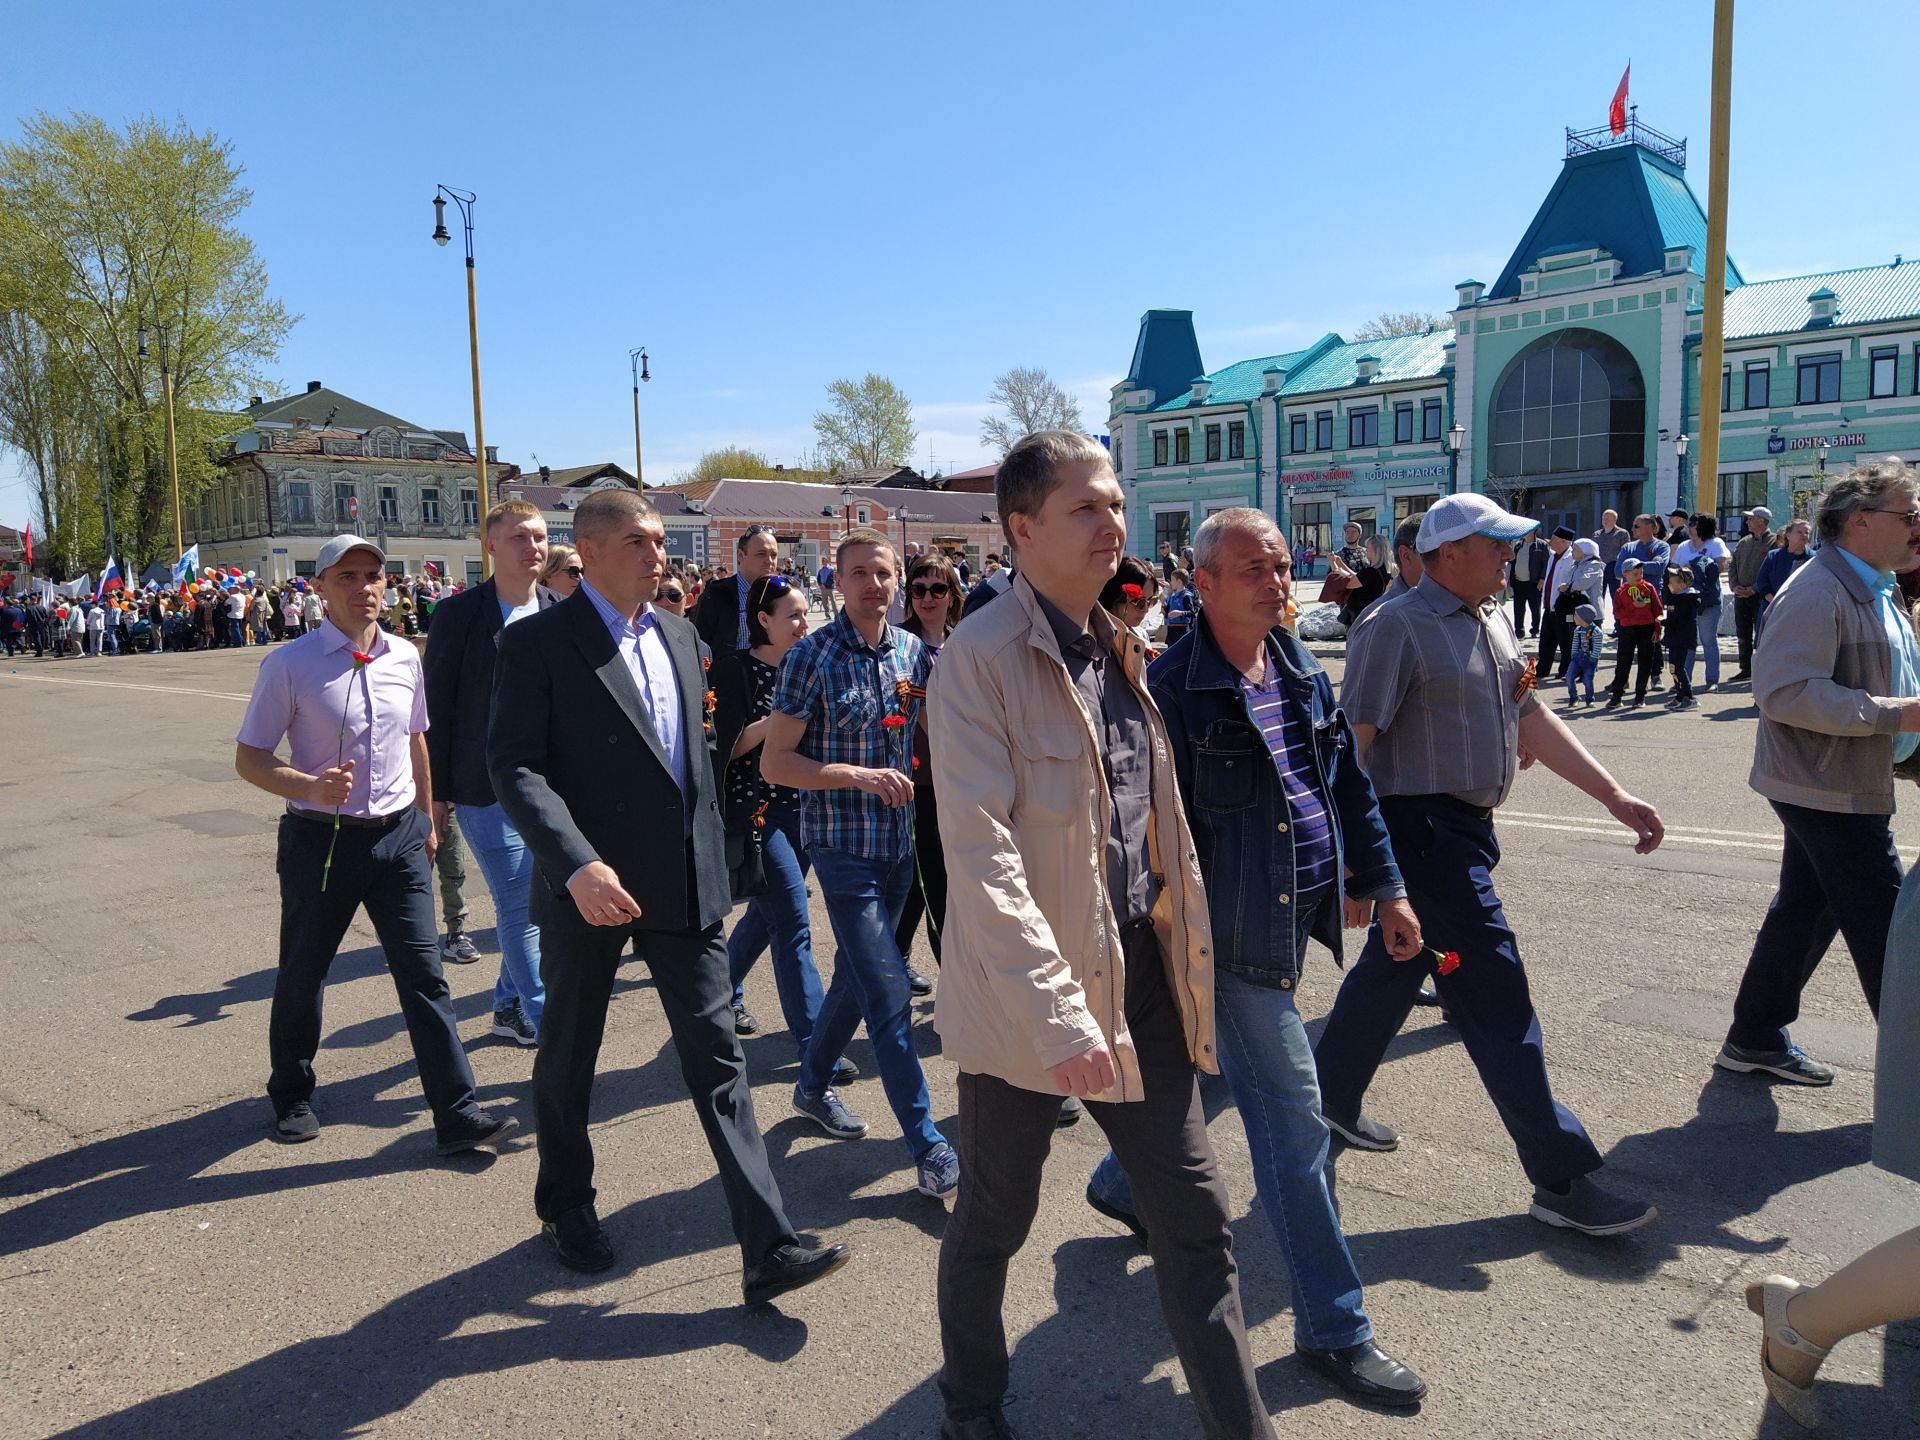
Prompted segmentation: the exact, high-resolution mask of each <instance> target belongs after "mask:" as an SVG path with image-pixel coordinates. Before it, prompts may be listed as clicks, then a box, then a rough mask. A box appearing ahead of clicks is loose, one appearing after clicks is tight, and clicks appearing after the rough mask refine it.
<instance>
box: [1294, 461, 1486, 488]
mask: <svg viewBox="0 0 1920 1440" xmlns="http://www.w3.org/2000/svg"><path fill="white" fill-rule="evenodd" d="M1448 468H1449V467H1448V465H1447V462H1446V461H1444V460H1438V461H1432V462H1428V463H1422V464H1417V465H1368V466H1363V467H1361V468H1360V469H1358V470H1353V469H1346V468H1342V467H1340V466H1330V467H1329V468H1327V469H1325V470H1283V471H1281V472H1280V483H1281V484H1282V485H1340V484H1344V483H1346V482H1348V481H1353V480H1361V481H1366V482H1369V483H1372V484H1375V485H1401V484H1405V483H1406V482H1408V481H1410V480H1437V479H1439V478H1440V477H1441V476H1443V475H1445V474H1446V473H1447V470H1448Z"/></svg>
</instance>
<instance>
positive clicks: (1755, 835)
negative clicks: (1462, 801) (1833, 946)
mask: <svg viewBox="0 0 1920 1440" xmlns="http://www.w3.org/2000/svg"><path fill="white" fill-rule="evenodd" d="M1494 814H1495V815H1496V816H1498V817H1499V818H1500V819H1502V820H1506V819H1513V820H1555V821H1560V822H1562V823H1564V824H1569V825H1595V824H1604V823H1606V822H1604V821H1599V820H1596V819H1595V818H1594V817H1592V816H1589V815H1535V814H1532V813H1531V812H1529V811H1526V810H1496V811H1495V812H1494ZM1667 834H1669V835H1726V836H1730V837H1732V838H1734V839H1736V840H1771V841H1772V842H1773V843H1774V845H1775V846H1776V847H1777V846H1778V845H1779V844H1780V837H1779V836H1778V835H1777V834H1765V833H1760V832H1756V831H1753V830H1702V829H1700V828H1699V827H1698V826H1693V825H1669V826H1667Z"/></svg>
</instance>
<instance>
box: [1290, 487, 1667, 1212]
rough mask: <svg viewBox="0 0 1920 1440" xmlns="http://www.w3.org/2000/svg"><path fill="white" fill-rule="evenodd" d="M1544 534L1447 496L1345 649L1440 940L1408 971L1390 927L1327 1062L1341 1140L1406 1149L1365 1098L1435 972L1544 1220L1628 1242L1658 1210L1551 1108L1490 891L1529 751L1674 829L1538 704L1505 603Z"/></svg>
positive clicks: (1391, 807) (1346, 690) (1374, 938)
mask: <svg viewBox="0 0 1920 1440" xmlns="http://www.w3.org/2000/svg"><path fill="white" fill-rule="evenodd" d="M1534 525H1535V522H1534V521H1532V520H1528V519H1525V518H1523V517H1521V516H1518V515H1510V514H1508V513H1507V512H1506V511H1505V510H1502V509H1501V508H1500V507H1499V506H1498V505H1496V504H1494V502H1493V501H1491V500H1489V499H1488V498H1487V497H1486V496H1484V495H1449V496H1447V497H1446V498H1445V499H1442V500H1440V501H1439V502H1438V503H1436V504H1435V505H1434V507H1433V508H1432V509H1431V510H1429V511H1427V515H1426V519H1425V520H1424V521H1422V523H1421V526H1420V533H1419V539H1418V544H1419V549H1420V560H1421V566H1422V574H1421V578H1420V582H1419V584H1417V585H1415V586H1414V587H1413V588H1412V589H1411V590H1409V591H1408V592H1407V593H1406V594H1404V595H1397V596H1394V597H1392V598H1391V599H1386V600H1382V601H1381V602H1379V604H1377V605H1376V606H1374V607H1373V613H1372V614H1371V615H1370V616H1369V619H1368V621H1367V623H1366V624H1365V625H1362V626H1359V627H1356V629H1355V631H1354V634H1353V636H1352V637H1351V638H1350V639H1349V641H1348V647H1347V669H1346V678H1345V681H1344V683H1343V685H1342V688H1341V697H1340V698H1341V705H1342V707H1343V708H1344V709H1345V710H1346V712H1347V716H1348V718H1349V719H1350V720H1351V721H1352V723H1353V729H1354V740H1355V753H1356V754H1357V756H1358V757H1359V759H1360V762H1361V764H1362V765H1364V766H1365V767H1366V769H1367V771H1368V773H1369V775H1370V777H1371V778H1372V780H1373V783H1374V788H1375V790H1376V792H1377V793H1378V795H1379V797H1380V813H1381V816H1382V818H1383V819H1385V821H1386V823H1387V832H1388V834H1389V836H1390V837H1391V838H1392V841H1393V853H1394V856H1395V857H1396V859H1397V860H1398V862H1399V865H1400V869H1401V874H1402V878H1403V879H1404V880H1405V882H1406V887H1407V901H1408V903H1409V904H1411V905H1412V906H1413V909H1414V912H1415V913H1416V914H1417V915H1418V916H1419V917H1420V924H1421V928H1422V930H1423V931H1424V934H1425V941H1426V945H1427V948H1426V949H1425V950H1423V951H1422V952H1421V954H1420V955H1419V956H1417V957H1416V958H1414V959H1413V960H1410V961H1396V960H1394V959H1392V958H1391V957H1390V955H1389V954H1388V952H1387V947H1386V944H1385V942H1384V941H1383V939H1382V936H1381V933H1380V928H1379V926H1378V925H1375V926H1374V927H1373V929H1372V931H1371V932H1370V933H1369V934H1368V937H1367V943H1366V947H1365V949H1363V950H1362V951H1361V954H1360V958H1359V960H1358V961H1357V962H1356V963H1355V964H1354V966H1353V968H1352V969H1351V970H1349V971H1348V972H1347V978H1346V981H1345V983H1343V984H1342V985H1341V987H1340V994H1339V997H1338V998H1337V999H1336V1000H1335V1001H1334V1006H1333V1012H1332V1014H1331V1015H1329V1016H1328V1017H1327V1025H1326V1029H1325V1031H1324V1032H1323V1033H1322V1034H1321V1037H1320V1044H1319V1046H1318V1047H1317V1049H1316V1051H1315V1060H1316V1062H1317V1065H1318V1070H1319V1076H1320V1087H1321V1094H1322V1103H1323V1106H1324V1111H1325V1115H1326V1120H1327V1124H1328V1126H1329V1127H1330V1128H1331V1129H1332V1130H1333V1131H1334V1133H1336V1134H1337V1135H1339V1136H1340V1137H1341V1138H1342V1139H1343V1140H1345V1141H1346V1142H1347V1143H1348V1144H1350V1145H1353V1146H1356V1147H1358V1148H1360V1149H1364V1150H1392V1149H1393V1148H1395V1147H1396V1146H1397V1145H1398V1144H1399V1143H1400V1137H1399V1136H1398V1135H1397V1134H1395V1133H1394V1131H1393V1130H1392V1129H1391V1127H1389V1126H1386V1125H1383V1124H1381V1123H1379V1122H1378V1121H1375V1120H1372V1119H1370V1118H1369V1117H1368V1116H1366V1115H1365V1113H1364V1112H1363V1111H1362V1109H1361V1102H1362V1101H1363V1100H1364V1099H1365V1097H1366V1092H1367V1086H1368V1085H1369V1084H1370V1083H1371V1082H1372V1080H1373V1075H1374V1072H1375V1071H1376V1070H1377V1069H1378V1068H1379V1066H1380V1061H1381V1058H1382V1057H1383V1056H1384V1055H1385V1054H1386V1049H1387V1046H1388V1044H1389V1043H1390V1042H1391V1041H1392V1040H1393V1037H1394V1036H1395V1035H1396V1034H1397V1033H1398V1032H1399V1030H1400V1027H1401V1026H1402V1025H1403V1024H1404V1023H1406V1018H1407V1012H1408V1010H1409V1009H1411V1008H1412V1006H1413V1003H1414V996H1415V995H1416V994H1417V993H1418V992H1419V990H1420V986H1421V982H1422V980H1424V979H1425V978H1426V977H1427V976H1428V975H1435V976H1436V980H1437V985H1438V988H1439V991H1440V996H1441V999H1442V1000H1443V1001H1444V1002H1445V1003H1446V1005H1447V1008H1448V1010H1449V1012H1450V1013H1451V1015H1452V1017H1453V1021H1454V1024H1455V1026H1456V1027H1457V1028H1458V1030H1459V1032H1460V1038H1461V1040H1462V1041H1463V1042H1464V1043H1465V1045H1466V1047H1467V1053H1468V1054H1469V1055H1471V1056H1472V1057H1473V1062H1474V1065H1475V1067H1476V1068H1477V1069H1478V1070H1479V1072H1480V1076H1481V1080H1482V1082H1483V1083H1484V1084H1485V1085H1486V1087H1487V1092H1488V1094H1489V1095H1490V1096H1491V1097H1492V1099H1493V1101H1494V1104H1495V1106H1496V1107H1497V1108H1498V1110H1499V1112H1500V1116H1501V1119H1502V1120H1504V1121H1505V1122H1506V1126H1507V1130H1508V1133H1509V1134H1510V1135H1512V1137H1513V1141H1514V1145H1515V1147H1516V1148H1517V1149H1518V1150H1519V1152H1520V1162H1521V1164H1522V1166H1523V1167H1524V1168H1525V1170H1526V1173H1527V1178H1528V1179H1529V1180H1530V1181H1532V1182H1533V1187H1534V1189H1533V1206H1532V1212H1531V1213H1532V1214H1533V1216H1534V1217H1535V1218H1536V1219H1539V1220H1543V1221H1545V1222H1546V1223H1547V1224H1549V1225H1558V1226H1563V1227H1566V1228H1569V1229H1574V1230H1580V1231H1583V1232H1584V1233H1586V1234H1589V1235H1617V1234H1620V1233H1621V1232H1623V1231H1627V1230H1632V1229H1636V1228H1637V1227H1639V1226H1641V1225H1644V1224H1646V1223H1647V1222H1648V1221H1650V1220H1652V1219H1653V1217H1654V1214H1655V1211H1654V1208H1653V1206H1651V1205H1648V1204H1646V1203H1644V1202H1642V1201H1638V1200H1632V1199H1627V1198H1624V1197H1621V1196H1616V1195H1613V1194H1610V1193H1609V1192H1607V1191H1605V1190H1603V1189H1601V1188H1600V1187H1599V1186H1598V1185H1596V1184H1595V1183H1594V1182H1593V1181H1592V1179H1590V1178H1589V1177H1590V1176H1591V1174H1592V1172H1594V1171H1595V1170H1598V1169H1599V1168H1600V1166H1601V1163H1602V1162H1601V1159H1600V1152H1599V1151H1598V1150H1597V1149H1596V1148H1595V1147H1594V1144H1593V1141H1592V1140H1590V1139H1589V1138H1588V1137H1587V1132H1586V1130H1585V1129H1584V1128H1583V1127H1582V1126H1581V1124H1580V1122H1579V1121H1578V1120H1577V1119H1575V1118H1574V1116H1573V1114H1572V1113H1571V1112H1570V1111H1568V1110H1567V1109H1566V1108H1565V1107H1564V1106H1562V1105H1561V1104H1559V1103H1558V1102H1557V1101H1556V1100H1555V1099H1554V1098H1553V1090H1552V1087H1551V1086H1550V1084H1549V1083H1548V1080H1547V1069H1546V1061H1545V1057H1544V1054H1543V1050H1542V1042H1541V1036H1540V1021H1539V1018H1538V1017H1537V1016H1536V1015H1535V1014H1534V1011H1533V1002H1532V1000H1531V999H1530V997H1529V995H1528V990H1527V978H1526V970H1525V968H1524V967H1523V965H1522V964H1521V960H1520V952H1519V946H1518V943H1517V941H1516V940H1515V937H1514V934H1513V931H1512V930H1511V929H1509V928H1508V925H1507V919H1506V915H1505V912H1504V911H1503V910H1502V908H1501V905H1500V899H1499V896H1498V895H1497V894H1495V892H1494V888H1493V870H1494V867H1495V866H1497V865H1498V864H1499V863H1500V846H1499V842H1498V840H1497V839H1496V838H1495V836H1494V829H1493V812H1494V810H1495V808H1497V807H1498V806H1499V805H1500V803H1501V802H1502V801H1503V800H1505V799H1506V797H1507V794H1508V791H1509V790H1510V789H1511V788H1512V785H1513V778H1514V773H1515V771H1516V769H1517V766H1518V754H1519V751H1520V750H1521V749H1525V750H1526V751H1527V753H1529V754H1530V755H1532V756H1533V758H1534V759H1536V760H1538V761H1539V762H1540V763H1541V764H1542V765H1544V766H1546V767H1547V769H1549V770H1551V771H1553V772H1554V773H1555V774H1557V775H1560V776H1562V777H1564V778H1565V779H1567V780H1569V781H1571V782H1572V783H1573V785H1574V786H1575V787H1577V788H1578V789H1580V790H1583V791H1585V792H1586V793H1587V794H1589V795H1591V796H1592V797H1593V798H1594V799H1596V800H1598V801H1599V802H1600V803H1601V804H1602V805H1604V806H1606V808H1607V810H1608V811H1609V812H1610V813H1611V814H1612V815H1613V816H1614V817H1615V818H1616V819H1617V820H1619V821H1620V823H1621V824H1623V825H1625V826H1626V827H1627V828H1628V829H1629V830H1631V831H1633V833H1634V835H1635V837H1636V843H1635V846H1634V848H1635V850H1636V851H1637V852H1638V853H1640V854H1643V855H1644V854H1646V853H1647V852H1649V851H1651V850H1652V849H1653V848H1654V847H1655V846H1657V845H1658V844H1659V843H1660V839H1661V836H1662V833H1663V831H1662V827H1661V824H1660V817H1659V815H1658V814H1656V813H1655V811H1654V808H1653V806H1651V805H1649V804H1647V803H1646V802H1645V801H1643V800H1637V799H1635V798H1634V797H1633V796H1632V795H1629V794H1628V793H1627V792H1626V791H1625V790H1623V789H1622V788H1621V787H1620V785H1619V784H1618V783H1617V782H1616V781H1615V780H1614V778H1613V777H1612V776H1611V775H1609V774H1608V773H1607V772H1606V770H1605V769H1604V768H1602V766H1601V765H1600V763H1599V762H1598V761H1596V760H1595V759H1594V758H1593V756H1591V755H1590V754H1588V753H1587V750H1586V747H1584V746H1583V745H1581V743H1580V742H1579V741H1578V740H1577V739H1575V738H1574V735H1573V732H1572V731H1571V730H1569V729H1568V728H1567V727H1566V725H1565V724H1563V723H1562V722H1561V720H1560V719H1559V717H1558V716H1556V715H1555V714H1554V713H1553V711H1552V709H1551V708H1550V707H1548V706H1545V705H1542V704H1541V703H1540V700H1539V697H1538V696H1537V695H1536V694H1535V693H1534V670H1533V667H1532V666H1531V665H1530V664H1529V663H1528V661H1527V658H1526V656H1525V655H1524V654H1523V653H1522V652H1521V649H1520V642H1519V639H1518V638H1517V637H1516V636H1515V635H1514V633H1513V626H1512V624H1511V623H1510V622H1509V621H1508V619H1507V617H1506V614H1505V613H1504V612H1503V611H1502V610H1501V609H1500V608H1499V607H1498V606H1496V605H1495V604H1493V602H1492V598H1491V597H1492V596H1493V595H1494V594H1495V592H1496V591H1498V590H1499V588H1500V584H1501V580H1502V577H1503V572H1504V570H1505V567H1506V564H1507V561H1508V559H1509V558H1510V557H1511V555H1512V547H1513V542H1514V541H1515V540H1518V539H1520V538H1522V537H1523V536H1525V535H1527V534H1529V533H1530V532H1531V531H1532V530H1533V528H1534ZM1367 911H1368V907H1366V906H1359V905H1353V904H1351V903H1350V904H1349V905H1348V907H1347V922H1348V923H1349V924H1350V925H1361V924H1365V923H1366V922H1367V918H1368V915H1367ZM1455 957H1457V960H1456V959H1455ZM1443 958H1444V963H1442V962H1443Z"/></svg>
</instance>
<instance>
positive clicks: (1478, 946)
mask: <svg viewBox="0 0 1920 1440" xmlns="http://www.w3.org/2000/svg"><path fill="white" fill-rule="evenodd" d="M1541 673H1542V674H1543V675H1544V674H1545V673H1546V671H1545V667H1542V669H1541ZM1380 814H1381V817H1382V818H1383V819H1384V820H1385V821H1386V822H1387V833H1388V834H1389V835H1390V836H1391V837H1392V839H1393V854H1394V858H1395V859H1396V860H1398V861H1399V862H1400V873H1401V875H1402V877H1403V878H1404V879H1405V880H1406V883H1407V902H1408V903H1409V904H1410V905H1412V906H1413V911H1414V914H1416V915H1418V916H1419V917H1420V928H1421V929H1422V930H1423V931H1424V932H1425V934H1426V943H1427V945H1428V947H1429V948H1430V949H1432V950H1436V951H1439V952H1442V953H1444V952H1446V951H1449V950H1452V951H1456V952H1458V954H1459V956H1460V966H1459V968H1458V969H1456V970H1455V971H1454V972H1453V973H1452V974H1451V975H1436V974H1435V971H1434V964H1433V962H1432V961H1431V960H1424V961H1423V960H1408V961H1397V960H1394V959H1393V958H1392V957H1391V956H1389V955H1388V954H1387V951H1386V947H1385V946H1384V945H1383V944H1382V943H1381V940H1380V927H1379V926H1378V925H1375V926H1374V927H1373V929H1372V930H1371V931H1370V932H1369V933H1368V935H1367V943H1366V947H1365V948H1364V949H1362V950H1361V952H1360V958H1359V960H1357V961H1356V962H1355V963H1354V966H1353V968H1352V969H1351V970H1349V971H1348V972H1347V978H1346V980H1345V981H1344V982H1342V984H1341V986H1340V993H1339V995H1338V996H1336V997H1335V999H1334V1002H1333V1010H1332V1013H1330V1014H1329V1015H1328V1016H1327V1024H1326V1028H1325V1029H1324V1030H1322V1031H1321V1032H1320V1043H1319V1045H1318V1046H1316V1047H1315V1049H1314V1060H1315V1061H1316V1063H1317V1064H1318V1067H1319V1070H1320V1096H1321V1104H1322V1107H1323V1109H1324V1111H1325V1113H1326V1114H1328V1115H1333V1116H1336V1117H1344V1118H1346V1119H1348V1120H1351V1119H1352V1118H1353V1117H1355V1116H1357V1115H1358V1114H1359V1113H1360V1108H1361V1102H1362V1101H1363V1100H1364V1099H1365V1098H1366V1093H1367V1087H1368V1086H1369V1085H1371V1084H1372V1083H1373V1077H1374V1072H1375V1071H1377V1070H1378V1069H1379V1068H1380V1062H1381V1060H1382V1059H1383V1058H1384V1057H1385V1056H1386V1053H1387V1046H1388V1045H1389V1044H1391V1043H1392V1041H1393V1037H1394V1036H1395V1035H1397V1034H1399V1033H1400V1027H1401V1026H1402V1025H1404V1024H1405V1023H1406V1020H1407V1014H1408V1012H1409V1011H1410V1010H1412V1008H1413V1001H1414V996H1415V995H1417V994H1418V993H1419V990H1420V982H1421V981H1423V980H1424V979H1426V977H1427V976H1428V975H1434V976H1435V978H1434V984H1435V986H1436V988H1438V990H1439V991H1440V999H1441V1002H1442V1003H1443V1004H1445V1005H1446V1007H1447V1011H1448V1013H1449V1014H1450V1015H1451V1016H1452V1017H1453V1023H1454V1025H1455V1027H1456V1028H1457V1029H1458V1030H1459V1032H1460V1039H1461V1041H1462V1042H1463V1043H1464V1044H1465V1045H1466V1047H1467V1055H1468V1057H1469V1058H1470V1059H1471V1060H1472V1061H1473V1064H1474V1068H1475V1069H1477V1070H1478V1071H1479V1072H1480V1083H1481V1084H1483V1085H1484V1086H1486V1089H1487V1096H1488V1098H1489V1099H1491V1100H1492V1101H1493V1105H1494V1108H1495V1109H1496V1110H1498V1111H1499V1112H1500V1119H1501V1120H1502V1121H1503V1122H1504V1123H1505V1124H1506V1127H1507V1133H1508V1134H1509V1135H1511V1136H1512V1137H1513V1143H1514V1148H1515V1149H1516V1150H1518V1151H1519V1152H1520V1163H1521V1165H1522V1167H1523V1168H1524V1169H1525V1170H1526V1172H1527V1178H1528V1179H1529V1180H1531V1181H1532V1182H1533V1183H1534V1184H1535V1185H1553V1186H1558V1185H1563V1184H1565V1183H1566V1182H1568V1181H1570V1180H1573V1179H1575V1178H1577V1177H1579V1176H1581V1175H1585V1174H1588V1173H1589V1172H1591V1171H1594V1170H1598V1169H1599V1168H1600V1164H1601V1161H1600V1152H1599V1151H1598V1150H1597V1149H1595V1148H1594V1144H1593V1141H1592V1140H1591V1139H1589V1138H1588V1136H1587V1132H1586V1129H1585V1128H1584V1127H1583V1126H1582V1125H1581V1124H1580V1122H1579V1120H1578V1119H1576V1118H1575V1117H1574V1115H1573V1112H1572V1111H1570V1110H1568V1109H1567V1108H1566V1106H1564V1105H1562V1104H1560V1102H1559V1101H1557V1100H1555V1099H1554V1098H1553V1087H1552V1086H1551V1084H1549V1082H1548V1080H1547V1060H1546V1049H1545V1042H1544V1041H1543V1039H1542V1038H1541V1034H1540V1017H1539V1016H1538V1015H1536V1014H1535V1013H1534V1009H1533V997H1532V995H1531V993H1530V992H1529V990H1528V987H1527V972H1526V968H1525V966H1523V965H1522V964H1521V962H1520V947H1519V942H1518V941H1517V940H1516V939H1515V938H1514V934H1513V931H1512V930H1511V929H1510V928H1508V925H1507V917H1506V913H1505V911H1503V910H1502V909H1501V906H1500V897H1499V895H1497V894H1496V893H1495V892H1494V888H1493V871H1494V867H1495V866H1497V865H1498V864H1499V863H1500V844H1499V841H1498V840H1496V839H1495V838H1494V833H1493V817H1492V815H1491V814H1490V813H1488V812H1487V811H1484V810H1477V809H1474V808H1472V807H1469V806H1466V805H1464V804H1462V803H1461V802H1460V801H1458V800H1455V799H1454V798H1453V797H1452V796H1449V795H1383V796H1381V797H1380Z"/></svg>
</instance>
